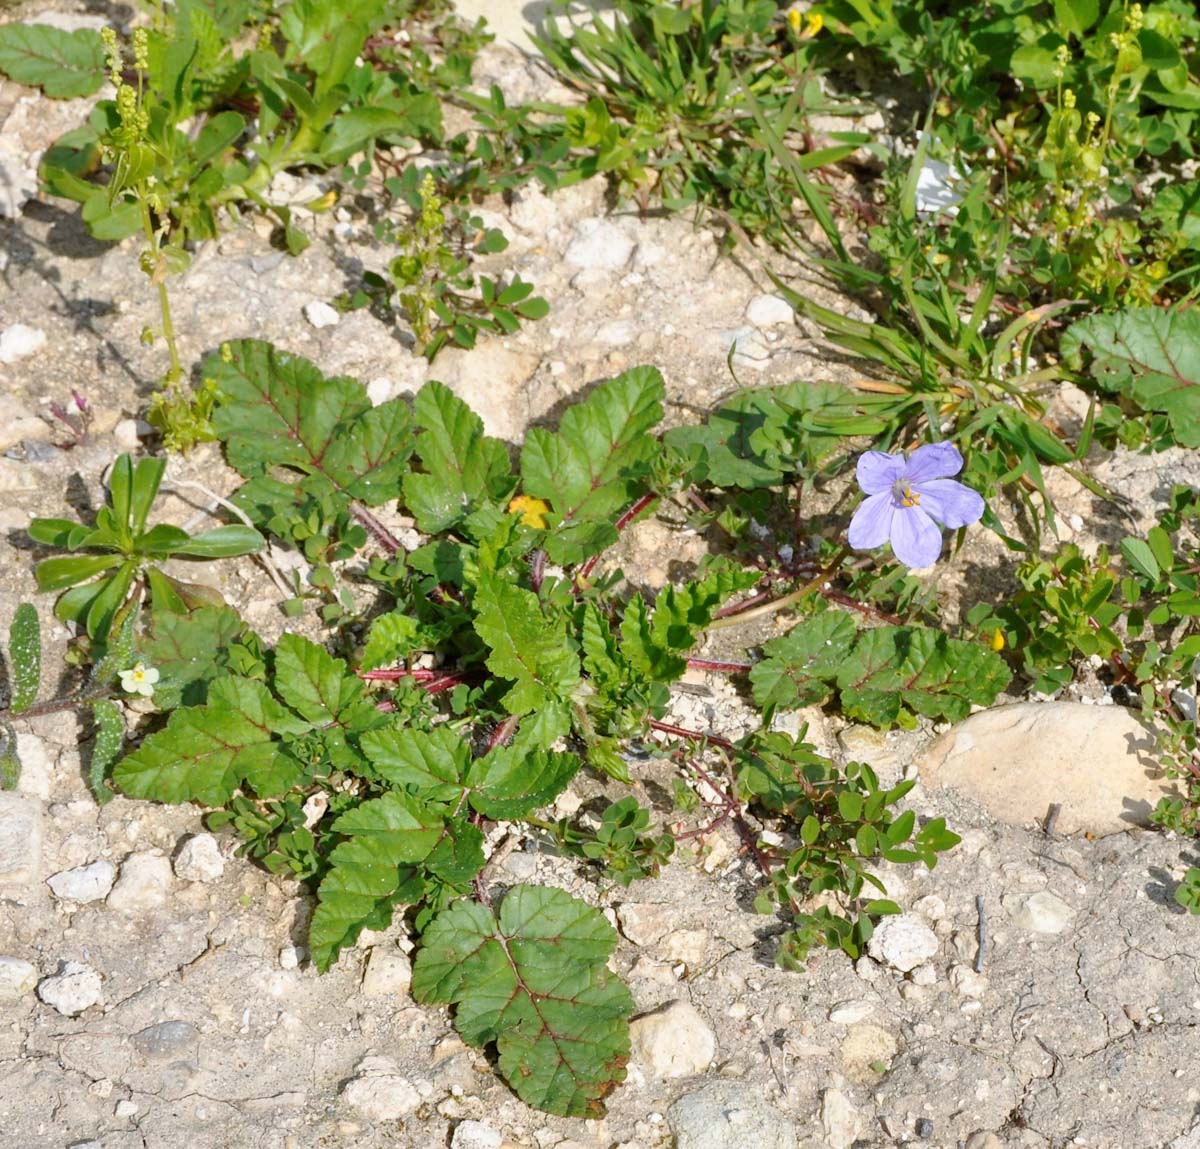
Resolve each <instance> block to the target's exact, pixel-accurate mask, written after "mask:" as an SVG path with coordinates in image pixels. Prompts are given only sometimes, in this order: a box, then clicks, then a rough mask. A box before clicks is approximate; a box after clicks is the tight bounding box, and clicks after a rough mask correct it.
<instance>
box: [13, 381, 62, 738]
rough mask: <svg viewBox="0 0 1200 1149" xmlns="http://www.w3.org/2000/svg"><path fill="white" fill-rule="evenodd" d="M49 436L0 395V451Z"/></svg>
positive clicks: (43, 424)
mask: <svg viewBox="0 0 1200 1149" xmlns="http://www.w3.org/2000/svg"><path fill="white" fill-rule="evenodd" d="M50 435H51V430H50V427H49V426H48V425H47V424H46V422H45V421H44V420H42V419H39V418H38V417H37V416H36V415H34V414H33V413H32V412H31V411H27V410H26V409H25V408H24V407H22V406H21V404H20V403H18V402H17V401H16V399H14V398H13V397H12V396H11V395H0V450H8V448H9V447H13V446H15V445H16V444H17V443H22V442H26V441H29V440H38V439H47V438H49V437H50ZM27 450H28V448H27ZM27 737H28V736H27Z"/></svg>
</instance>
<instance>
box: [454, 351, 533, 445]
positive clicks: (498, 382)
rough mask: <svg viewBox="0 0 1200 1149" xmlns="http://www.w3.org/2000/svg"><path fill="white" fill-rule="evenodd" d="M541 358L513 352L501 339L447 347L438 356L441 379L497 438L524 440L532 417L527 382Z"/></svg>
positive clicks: (511, 441)
mask: <svg viewBox="0 0 1200 1149" xmlns="http://www.w3.org/2000/svg"><path fill="white" fill-rule="evenodd" d="M537 366H538V357H537V356H536V355H531V354H529V353H527V352H524V351H513V350H510V349H509V348H507V347H505V346H504V344H502V343H501V342H500V341H499V340H498V339H481V340H480V341H479V343H478V344H477V345H476V347H475V349H474V350H472V351H464V350H463V349H462V348H461V347H447V348H446V350H445V351H443V352H442V353H441V354H440V355H439V356H438V361H437V368H438V370H437V378H438V379H440V380H441V381H442V382H443V383H445V384H446V386H447V387H449V388H450V390H451V391H453V392H454V394H455V395H457V396H458V397H459V398H460V399H461V400H462V401H463V402H464V403H466V404H467V405H468V406H469V407H470V408H471V409H472V410H473V411H474V412H475V413H476V414H477V415H478V416H479V417H480V418H481V419H482V420H483V429H484V430H485V431H486V432H487V433H488V434H489V435H493V436H495V437H496V438H497V439H504V440H506V441H508V442H510V443H515V442H520V440H521V439H522V438H523V437H524V434H525V425H526V423H527V422H528V417H529V411H528V407H529V388H528V387H526V385H525V384H526V382H527V381H528V380H529V377H530V376H531V375H532V374H533V373H534V372H535V371H536V370H537Z"/></svg>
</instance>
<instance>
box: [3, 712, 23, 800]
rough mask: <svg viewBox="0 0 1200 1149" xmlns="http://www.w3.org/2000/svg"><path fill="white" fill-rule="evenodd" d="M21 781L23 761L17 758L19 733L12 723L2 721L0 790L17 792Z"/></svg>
mask: <svg viewBox="0 0 1200 1149" xmlns="http://www.w3.org/2000/svg"><path fill="white" fill-rule="evenodd" d="M20 780H21V759H20V758H19V757H17V732H16V731H15V730H14V729H13V728H12V723H11V722H8V721H6V720H0V790H15V789H16V788H17V783H18V782H20Z"/></svg>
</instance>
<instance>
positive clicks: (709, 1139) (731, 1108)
mask: <svg viewBox="0 0 1200 1149" xmlns="http://www.w3.org/2000/svg"><path fill="white" fill-rule="evenodd" d="M667 1121H668V1122H669V1123H670V1126H671V1131H672V1132H673V1133H674V1134H675V1149H730V1146H742V1147H743V1149H795V1147H796V1130H795V1127H794V1126H793V1125H792V1123H791V1122H790V1121H789V1120H788V1119H787V1118H786V1117H784V1116H783V1115H782V1114H781V1113H779V1112H778V1111H777V1110H775V1109H772V1108H771V1106H769V1105H768V1104H767V1103H766V1102H765V1101H763V1100H762V1099H761V1098H759V1097H756V1096H755V1095H754V1094H753V1093H752V1092H751V1091H750V1090H749V1089H747V1088H746V1086H745V1085H743V1084H741V1083H739V1082H736V1081H713V1082H711V1083H710V1084H708V1085H704V1086H702V1087H701V1088H700V1089H697V1090H695V1091H694V1092H692V1093H685V1094H684V1095H683V1096H682V1097H681V1098H679V1100H678V1101H676V1102H675V1103H674V1104H673V1105H672V1106H671V1108H670V1109H668V1110H667Z"/></svg>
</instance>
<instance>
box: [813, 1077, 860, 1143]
mask: <svg viewBox="0 0 1200 1149" xmlns="http://www.w3.org/2000/svg"><path fill="white" fill-rule="evenodd" d="M859 1127H860V1126H859V1120H858V1113H857V1112H855V1109H854V1106H853V1105H851V1104H850V1099H849V1098H848V1097H847V1096H846V1095H845V1094H844V1093H843V1092H842V1091H841V1090H840V1089H826V1090H825V1094H824V1096H823V1097H822V1098H821V1128H822V1129H824V1130H825V1143H826V1145H827V1146H828V1147H829V1149H850V1146H851V1145H853V1144H854V1142H855V1139H856V1138H857V1137H858V1132H859Z"/></svg>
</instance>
